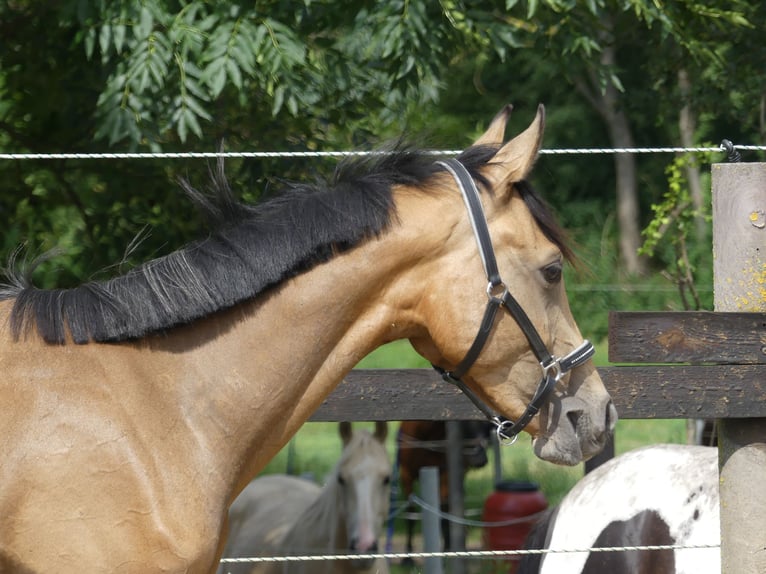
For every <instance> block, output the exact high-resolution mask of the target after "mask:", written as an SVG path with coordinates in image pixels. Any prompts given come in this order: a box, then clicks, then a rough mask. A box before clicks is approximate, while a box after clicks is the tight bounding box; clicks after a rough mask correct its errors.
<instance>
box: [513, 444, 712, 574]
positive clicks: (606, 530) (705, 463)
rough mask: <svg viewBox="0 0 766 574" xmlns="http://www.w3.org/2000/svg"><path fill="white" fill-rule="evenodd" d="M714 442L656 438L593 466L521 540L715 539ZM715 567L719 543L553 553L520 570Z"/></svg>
mask: <svg viewBox="0 0 766 574" xmlns="http://www.w3.org/2000/svg"><path fill="white" fill-rule="evenodd" d="M718 504H719V499H718V449H716V448H712V447H704V446H689V445H655V446H649V447H644V448H640V449H636V450H634V451H631V452H628V453H626V454H623V455H621V456H618V457H616V458H614V459H612V460H611V461H609V462H607V463H605V464H603V465H602V466H600V467H598V468H597V469H596V470H594V471H592V472H591V473H589V474H587V475H586V476H585V477H584V478H583V479H582V480H580V481H579V482H578V483H577V484H576V485H575V487H574V488H573V489H572V490H571V491H570V492H569V493H568V494H567V495H566V496H565V497H564V498H563V500H562V501H561V503H560V504H559V505H558V506H557V507H556V508H554V509H552V510H551V511H549V513H548V514H547V515H546V516H545V518H544V519H543V520H541V521H540V522H539V523H537V524H536V525H535V527H534V528H533V530H532V532H531V533H530V535H529V538H528V539H527V542H526V544H525V547H526V548H550V549H572V550H575V549H584V548H592V547H612V546H619V547H622V546H655V545H658V546H660V545H661V546H665V545H679V546H684V545H709V544H710V545H716V544H719V543H720V540H721V533H720V525H719V506H718ZM623 572H624V573H630V574H720V572H721V556H720V549H719V548H693V549H686V550H681V549H676V550H669V549H668V550H651V551H650V550H645V551H625V552H592V553H588V552H575V553H552V554H546V555H544V556H543V557H541V556H540V555H531V556H527V557H524V558H523V559H522V561H521V565H520V567H519V571H518V574H612V573H623Z"/></svg>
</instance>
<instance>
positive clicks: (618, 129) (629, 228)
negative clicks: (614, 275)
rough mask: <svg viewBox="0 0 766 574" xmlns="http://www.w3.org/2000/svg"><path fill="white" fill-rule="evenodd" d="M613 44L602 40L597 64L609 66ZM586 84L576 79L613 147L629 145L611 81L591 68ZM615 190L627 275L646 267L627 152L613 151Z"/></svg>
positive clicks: (630, 156) (633, 160) (631, 159)
mask: <svg viewBox="0 0 766 574" xmlns="http://www.w3.org/2000/svg"><path fill="white" fill-rule="evenodd" d="M604 25H605V27H606V32H607V33H610V32H611V29H610V23H609V22H608V21H606V22H604ZM615 52H616V51H615V47H614V45H613V44H612V43H610V42H605V44H604V47H603V50H602V52H601V64H602V65H603V66H606V67H609V68H613V67H614V66H615V62H616V54H615ZM589 80H590V82H589V84H590V85H588V86H586V85H585V83H584V82H576V85H577V87H578V89H579V90H580V92H581V93H583V95H584V96H585V97H586V99H587V100H588V101H589V102H590V104H591V105H592V106H593V107H594V108H595V110H596V111H597V112H598V113H599V114H600V115H601V117H602V118H603V119H604V123H605V124H606V126H607V130H608V131H609V139H610V141H611V143H612V146H614V147H615V148H628V147H633V146H634V144H633V133H632V131H631V129H630V121H629V119H628V116H627V114H626V113H625V110H623V109H622V106H621V102H620V92H619V90H618V89H617V88H616V87H615V86H614V84H613V83H612V82H606V85H605V86H603V87H601V83H600V78H599V77H598V75H597V74H596V72H595V71H592V72H591V73H590V78H589ZM614 167H615V174H616V191H617V222H618V225H619V233H620V239H619V247H620V258H621V259H622V262H623V265H624V266H625V270H626V271H627V273H628V274H629V275H640V274H642V273H644V271H645V270H646V261H645V259H644V258H643V257H640V256H639V255H638V249H639V247H641V229H640V210H639V205H638V179H637V176H636V157H635V155H634V154H630V153H616V154H615V155H614Z"/></svg>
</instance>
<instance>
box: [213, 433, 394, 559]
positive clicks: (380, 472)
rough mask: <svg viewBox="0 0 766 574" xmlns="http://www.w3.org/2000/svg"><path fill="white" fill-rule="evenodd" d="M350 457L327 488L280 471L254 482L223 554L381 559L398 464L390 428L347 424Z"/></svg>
mask: <svg viewBox="0 0 766 574" xmlns="http://www.w3.org/2000/svg"><path fill="white" fill-rule="evenodd" d="M339 428H340V436H341V438H342V440H343V452H342V454H341V457H340V459H339V460H338V463H337V464H336V465H335V467H334V469H333V470H332V471H331V473H330V475H329V476H328V478H327V480H326V483H325V485H324V487H323V488H321V489H320V487H318V486H316V485H315V484H313V483H311V482H308V481H306V480H304V479H300V478H296V477H292V476H287V475H281V474H274V475H266V476H263V477H261V478H257V479H255V480H254V481H252V482H251V483H250V484H249V485H248V486H247V487H246V488H245V490H244V491H243V492H242V493H241V494H240V495H239V497H237V499H236V500H235V501H234V504H233V505H232V506H231V509H230V511H229V515H230V525H231V526H230V528H231V531H230V536H229V542H228V543H227V545H226V550H225V551H224V557H248V556H251V557H252V556H284V555H297V554H348V553H352V554H360V553H361V554H371V553H372V554H374V553H376V552H377V551H378V540H379V539H380V536H381V534H382V530H383V526H384V523H385V520H386V518H387V516H388V507H389V497H390V485H389V482H390V477H391V463H390V460H389V456H388V453H387V451H386V448H385V438H386V433H387V425H386V423H383V422H378V423H376V425H375V433H374V434H371V433H369V432H368V431H367V430H363V429H361V430H356V431H352V429H351V424H350V423H340V426H339ZM234 566H235V565H225V566H223V568H222V569H223V571H225V572H251V571H253V572H259V573H260V572H282V573H286V572H296V573H297V572H300V573H304V574H314V573H324V572H338V573H354V574H362V573H365V572H371V573H372V572H376V573H377V572H380V573H382V574H385V572H387V566H386V562H385V560H369V559H356V560H338V561H312V562H303V563H298V562H287V563H272V564H269V563H264V564H262V565H259V566H257V567H255V568H254V567H253V566H252V565H250V566H241V565H237V567H239V568H240V569H239V570H238V569H236V568H234Z"/></svg>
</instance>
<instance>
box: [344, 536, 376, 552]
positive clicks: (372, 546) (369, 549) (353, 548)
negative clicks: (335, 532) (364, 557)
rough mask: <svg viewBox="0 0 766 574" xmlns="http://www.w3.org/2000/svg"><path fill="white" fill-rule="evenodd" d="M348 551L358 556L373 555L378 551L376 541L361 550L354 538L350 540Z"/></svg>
mask: <svg viewBox="0 0 766 574" xmlns="http://www.w3.org/2000/svg"><path fill="white" fill-rule="evenodd" d="M349 550H351V551H352V552H357V553H359V554H375V553H376V552H377V551H378V541H377V540H375V541H374V542H373V543H372V544H370V545H369V546H367V548H361V547H360V545H359V539H358V538H354V539H353V540H351V544H349Z"/></svg>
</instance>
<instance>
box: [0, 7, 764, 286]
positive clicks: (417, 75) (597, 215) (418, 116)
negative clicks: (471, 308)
mask: <svg viewBox="0 0 766 574" xmlns="http://www.w3.org/2000/svg"><path fill="white" fill-rule="evenodd" d="M764 11H766V8H764V6H763V5H762V3H745V2H744V1H743V0H737V1H736V2H733V3H729V4H728V5H727V6H726V7H725V9H724V8H723V7H722V6H721V5H719V4H717V3H715V2H706V1H703V0H683V1H681V2H676V3H658V2H653V1H650V0H615V1H607V0H590V1H588V2H576V1H574V0H535V1H530V0H506V1H485V0H482V1H479V2H470V3H469V2H460V1H457V0H441V1H440V2H438V3H436V2H419V1H411V0H393V1H391V2H369V1H358V2H352V3H338V2H331V1H330V0H303V1H301V2H291V1H288V2H276V1H274V0H266V1H264V2H257V3H244V2H236V1H233V0H224V1H221V2H205V1H202V0H185V1H181V0H175V1H171V0H153V1H149V0H145V1H139V0H121V1H117V2H91V1H88V0H62V1H60V2H54V3H52V2H46V1H43V0H12V1H10V2H5V3H0V37H2V42H0V149H3V150H4V151H15V152H24V151H38V152H50V151H105V150H109V151H122V150H138V151H145V150H165V151H175V150H186V149H197V150H205V151H210V150H212V149H215V148H217V147H218V146H219V145H220V144H221V142H225V145H226V147H227V149H234V150H253V149H256V150H257V149H261V150H287V151H289V150H294V149H298V150H306V149H308V150H313V149H322V150H327V149H348V148H350V147H370V145H371V142H373V141H374V142H378V141H380V140H381V139H385V138H387V137H390V136H394V135H397V134H398V133H400V132H401V131H402V129H403V128H405V127H409V128H412V129H414V130H415V131H420V130H422V129H425V130H427V131H430V132H434V133H436V134H437V135H438V136H439V139H438V143H444V145H446V146H449V147H453V148H454V147H459V146H462V145H465V144H466V143H468V142H469V141H470V138H469V135H474V134H475V133H476V132H478V131H479V130H480V129H481V128H482V127H483V126H484V125H486V122H487V120H488V118H490V117H491V115H492V114H493V113H494V112H495V111H496V110H497V109H498V108H499V107H500V106H501V105H502V104H504V103H507V102H509V101H511V102H514V104H515V105H516V108H517V114H516V115H515V116H514V118H512V123H513V125H512V127H511V131H517V130H518V129H520V128H521V127H523V125H524V123H525V122H526V121H528V119H529V117H530V116H529V114H526V113H525V110H529V109H533V108H534V105H535V104H536V103H537V102H539V101H542V102H545V103H546V104H548V110H549V122H548V126H549V128H548V132H547V136H546V145H547V146H553V147H556V146H558V147H561V146H566V147H578V146H583V145H603V146H608V145H610V135H609V129H608V128H607V126H606V124H605V123H603V122H602V121H601V119H600V118H601V114H602V112H603V109H602V108H603V107H602V106H601V107H600V106H599V105H598V102H599V101H600V100H599V98H601V97H602V96H603V94H604V93H606V92H607V90H612V93H613V94H614V95H615V97H616V99H615V102H617V104H618V107H617V109H619V110H621V111H623V112H624V113H625V114H626V116H627V117H628V119H629V120H630V126H631V129H632V132H633V135H634V138H635V141H636V143H637V144H638V145H657V144H659V143H671V142H674V141H675V140H676V139H677V131H676V130H677V127H676V125H677V122H676V118H675V116H676V115H677V113H678V112H677V110H678V108H679V106H680V105H681V104H682V103H683V102H686V101H690V102H692V103H693V105H694V109H695V110H696V111H697V114H698V116H699V118H700V121H699V124H698V133H697V138H698V140H701V139H712V140H713V141H716V138H718V137H720V136H719V133H721V130H724V131H723V133H724V135H725V137H728V138H730V139H733V140H735V141H753V139H754V137H753V134H757V133H758V132H759V130H763V127H762V123H763V122H761V121H759V113H758V110H759V105H758V104H760V102H762V101H763V98H764V93H766V90H764V86H763V80H762V78H763V70H762V69H761V68H762V62H763V61H766V58H765V57H763V56H764V54H763V50H764V45H763V43H762V42H761V40H760V38H759V31H758V29H757V28H756V27H752V26H749V25H748V23H749V22H761V21H763V17H764V15H765V14H764ZM612 49H614V50H616V52H615V54H616V56H615V58H614V59H612V60H609V59H604V58H603V55H604V53H605V52H608V51H609V50H612ZM682 66H683V67H685V68H687V69H688V70H689V74H690V77H691V79H692V86H693V90H692V92H691V93H690V94H681V93H679V91H678V89H677V85H676V80H675V77H676V74H677V72H678V69H679V68H680V67H682ZM577 86H579V88H576V89H572V88H573V87H577ZM591 100H593V101H591ZM594 102H595V105H594ZM467 127H468V128H471V130H470V131H472V132H474V133H473V134H467V133H466V129H467ZM664 163H667V161H666V160H665V159H661V158H659V159H658V158H640V160H639V169H638V171H637V176H636V177H637V179H638V181H639V183H640V187H641V192H642V196H641V198H640V200H641V206H642V208H645V211H646V213H649V207H650V205H651V204H652V203H657V202H658V201H659V200H660V197H659V195H661V191H659V190H662V189H664V187H665V179H664V176H663V174H662V170H663V167H664V166H662V165H661V166H660V167H659V168H658V169H657V168H656V165H657V164H664ZM540 164H541V165H540V168H541V169H538V170H537V172H536V173H537V176H536V177H537V178H539V179H540V180H541V182H542V184H543V187H545V188H546V189H547V190H548V191H549V194H548V195H549V196H551V192H553V193H555V195H552V196H551V197H552V200H553V202H554V204H556V205H562V206H564V205H565V206H566V209H564V210H563V211H564V213H563V215H564V217H565V219H566V223H567V224H569V225H574V227H575V228H579V227H582V230H583V233H591V234H594V235H595V241H591V240H590V238H588V239H587V240H586V241H584V243H585V244H593V245H595V246H596V247H594V249H595V251H596V252H597V253H601V252H603V248H602V247H603V245H602V244H601V243H600V241H601V239H603V238H604V237H607V236H609V237H611V235H612V234H613V233H616V232H615V231H614V230H615V226H614V225H613V219H612V218H611V217H610V214H612V213H614V212H615V198H614V194H613V189H614V184H613V180H614V177H615V174H614V167H613V166H611V165H609V162H605V161H604V160H603V157H600V158H599V157H587V158H577V159H576V160H575V159H573V158H547V157H546V158H543V159H542V160H541V162H540ZM329 167H330V162H326V163H325V162H318V161H313V160H312V162H311V163H308V162H301V161H287V160H277V159H275V160H268V161H265V160H257V161H229V162H228V164H227V174H228V176H229V177H230V179H232V181H233V184H234V187H235V189H238V190H241V193H242V194H243V195H244V196H245V198H246V199H249V200H256V199H257V198H258V197H259V196H260V195H261V194H263V193H268V190H269V189H270V187H272V186H274V185H278V181H277V180H278V179H280V178H288V179H289V178H299V177H304V176H305V175H306V174H307V173H310V172H312V171H316V170H318V171H324V170H326V169H328V168H329ZM653 168H654V169H653ZM207 169H208V165H207V163H206V162H201V161H197V160H193V161H184V162H181V161H156V162H155V161H141V162H137V161H124V162H114V161H110V162H98V161H94V160H90V161H85V160H81V161H72V160H67V161H63V160H62V161H56V162H28V161H27V162H22V161H5V162H0V227H2V228H3V229H4V234H3V236H2V240H1V241H2V245H1V246H0V250H2V253H8V252H10V251H11V250H12V249H13V248H14V247H15V246H16V245H18V244H19V243H20V242H21V241H28V242H29V246H30V247H29V248H30V250H31V251H32V252H33V253H34V252H38V251H39V250H42V249H47V248H50V247H52V246H54V245H61V246H63V247H64V249H65V252H66V255H65V256H63V257H62V258H60V259H57V261H58V265H57V266H55V267H52V268H49V271H44V276H43V277H42V278H41V279H40V281H41V282H42V283H43V284H50V283H52V282H53V280H54V279H53V278H54V276H56V277H57V279H56V282H57V283H59V284H67V283H69V282H74V281H81V280H83V279H87V278H88V277H90V276H91V274H92V273H94V272H95V271H97V270H99V269H103V268H107V267H109V266H110V265H113V264H114V263H115V262H117V261H122V260H123V259H126V256H125V251H126V249H127V247H128V246H131V245H132V241H133V239H134V238H135V237H136V236H140V237H142V238H143V240H142V241H141V242H139V244H138V245H137V246H134V247H135V248H134V249H133V251H131V253H130V256H128V257H127V263H128V264H130V262H132V261H138V260H142V259H146V258H148V257H153V256H156V255H158V254H161V253H163V252H165V251H167V250H169V249H173V248H175V247H177V246H178V245H179V244H180V243H182V242H184V241H187V240H188V239H190V238H191V237H193V236H195V235H196V234H198V233H199V229H200V223H199V221H198V220H197V218H196V216H195V214H194V213H193V211H192V209H191V208H190V207H189V205H188V202H187V201H186V200H185V199H184V198H183V197H182V195H181V194H180V193H179V191H178V185H177V182H176V181H175V180H176V179H177V178H178V177H181V176H188V177H189V178H190V179H191V180H192V181H193V182H194V183H196V184H198V185H204V182H205V181H206V180H207V175H206V171H207ZM653 174H654V175H653ZM647 192H648V193H647ZM644 194H646V196H645V195H644ZM594 222H596V223H597V225H595V226H594ZM642 223H644V224H645V223H647V221H646V220H644V221H642ZM599 225H600V226H601V227H599ZM145 228H151V229H152V231H151V232H142V230H144V229H145ZM604 229H609V233H608V234H606V232H604ZM610 253H611V252H610ZM0 257H2V255H0ZM610 257H611V255H610ZM615 266H618V265H617V263H616V262H615V261H611V262H610V263H609V265H608V269H610V270H612V271H614V268H615ZM58 268H61V269H63V271H62V270H61V269H58ZM108 272H111V269H110V270H108Z"/></svg>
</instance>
